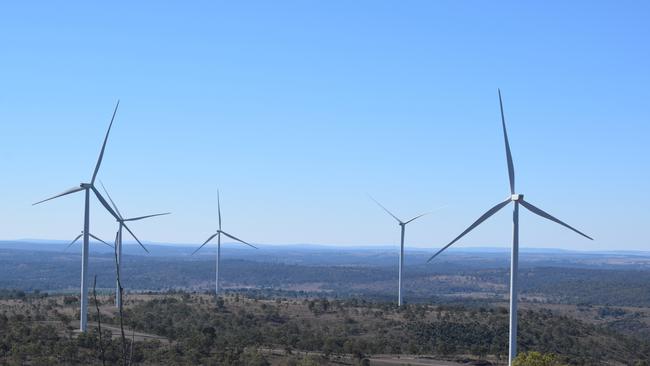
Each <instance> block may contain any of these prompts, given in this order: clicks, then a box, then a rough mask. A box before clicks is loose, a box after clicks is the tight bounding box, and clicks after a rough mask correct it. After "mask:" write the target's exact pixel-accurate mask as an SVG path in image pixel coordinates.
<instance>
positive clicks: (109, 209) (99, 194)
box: [92, 186, 122, 221]
mask: <svg viewBox="0 0 650 366" xmlns="http://www.w3.org/2000/svg"><path fill="white" fill-rule="evenodd" d="M92 190H93V192H95V196H96V197H97V199H98V200H99V202H100V203H101V204H102V206H104V208H105V209H106V210H107V211H108V212H109V213H110V214H111V215H113V217H114V218H115V220H117V221H120V220H122V218H121V217H120V216H119V215H118V214H117V213H115V211H114V210H113V208H111V206H110V205H109V204H108V202H106V200H105V199H104V197H102V195H101V193H99V191H98V190H97V188H95V186H93V187H92Z"/></svg>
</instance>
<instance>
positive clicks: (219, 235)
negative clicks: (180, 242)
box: [192, 190, 257, 297]
mask: <svg viewBox="0 0 650 366" xmlns="http://www.w3.org/2000/svg"><path fill="white" fill-rule="evenodd" d="M217 213H218V215H219V228H218V229H217V232H216V233H214V234H212V236H210V237H209V238H208V240H206V241H205V242H204V243H203V244H202V245H201V246H200V247H198V248H197V249H196V250H195V251H194V252H192V255H194V254H195V253H196V252H198V251H199V250H201V248H203V247H204V246H205V245H206V244H208V243H209V242H210V241H211V240H212V239H214V237H215V236H216V237H217V275H216V285H215V287H216V292H215V295H216V296H217V297H218V296H219V262H220V261H221V234H223V235H225V236H227V237H228V238H230V239H232V240H235V241H238V242H240V243H243V244H246V245H248V246H249V247H252V248H255V249H257V247H256V246H254V245H253V244H250V243H247V242H245V241H243V240H241V239H239V238H236V237H234V236H232V235H230V234H228V233H227V232H225V231H223V230H221V200H220V198H219V190H217Z"/></svg>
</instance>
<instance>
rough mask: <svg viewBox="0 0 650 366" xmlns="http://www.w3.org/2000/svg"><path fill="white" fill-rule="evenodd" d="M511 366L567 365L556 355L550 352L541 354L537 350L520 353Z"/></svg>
mask: <svg viewBox="0 0 650 366" xmlns="http://www.w3.org/2000/svg"><path fill="white" fill-rule="evenodd" d="M512 366H567V365H566V364H564V363H562V362H560V360H558V358H557V356H556V355H554V354H551V353H546V354H542V353H539V352H526V353H521V354H520V355H519V356H517V358H515V360H514V362H513V363H512Z"/></svg>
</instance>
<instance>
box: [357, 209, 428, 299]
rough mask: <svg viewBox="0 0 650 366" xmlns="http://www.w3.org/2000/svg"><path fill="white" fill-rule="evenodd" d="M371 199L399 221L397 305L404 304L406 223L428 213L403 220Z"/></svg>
mask: <svg viewBox="0 0 650 366" xmlns="http://www.w3.org/2000/svg"><path fill="white" fill-rule="evenodd" d="M370 199H372V200H373V201H375V203H376V204H377V205H379V207H381V208H382V209H384V211H386V213H388V214H389V215H391V216H392V217H393V218H394V219H395V220H397V223H398V224H399V226H400V232H401V240H400V250H399V276H398V281H397V283H398V289H397V306H402V275H403V271H404V235H405V232H406V225H407V224H409V223H411V222H413V221H415V220H417V219H419V218H420V217H422V216H424V215H426V214H427V213H423V214H421V215H418V216H415V217H414V218H412V219H410V220H407V221H402V220H400V219H398V218H397V216H395V215H393V213H392V212H390V211H388V209H387V208H386V207H384V205H382V204H381V203H379V201H377V200H376V199H374V198H372V197H370Z"/></svg>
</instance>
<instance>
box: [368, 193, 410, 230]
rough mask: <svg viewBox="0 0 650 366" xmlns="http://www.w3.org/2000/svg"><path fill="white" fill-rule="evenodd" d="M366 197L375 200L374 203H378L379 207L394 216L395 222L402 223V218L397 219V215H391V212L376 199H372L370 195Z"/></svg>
mask: <svg viewBox="0 0 650 366" xmlns="http://www.w3.org/2000/svg"><path fill="white" fill-rule="evenodd" d="M368 197H370V199H371V200H373V201H375V203H376V204H377V205H379V207H381V208H382V209H384V211H386V212H387V213H388V214H389V215H391V216H393V218H394V219H395V220H397V222H399V223H400V224H401V223H402V220H400V219H398V218H397V216H395V215H393V213H392V212H390V211H388V209H387V208H386V207H384V205H382V204H381V203H379V201H377V200H376V199H374V198H373V197H372V196H368Z"/></svg>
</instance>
